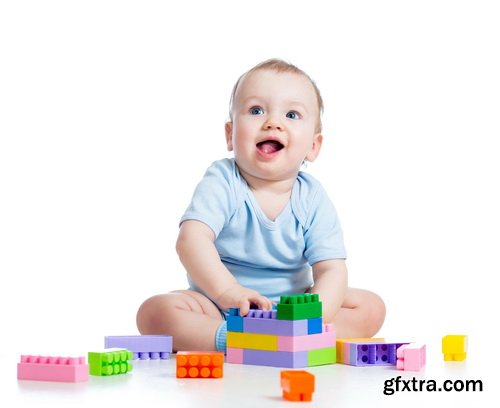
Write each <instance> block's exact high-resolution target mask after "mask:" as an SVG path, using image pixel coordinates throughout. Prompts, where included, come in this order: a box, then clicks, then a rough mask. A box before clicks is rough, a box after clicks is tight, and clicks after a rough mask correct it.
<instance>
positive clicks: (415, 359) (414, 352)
mask: <svg viewBox="0 0 500 408" xmlns="http://www.w3.org/2000/svg"><path fill="white" fill-rule="evenodd" d="M397 357H398V361H397V363H396V367H397V368H398V370H405V371H420V370H421V369H422V368H423V367H424V366H425V344H420V343H410V344H404V345H402V346H401V347H399V348H398V351H397Z"/></svg>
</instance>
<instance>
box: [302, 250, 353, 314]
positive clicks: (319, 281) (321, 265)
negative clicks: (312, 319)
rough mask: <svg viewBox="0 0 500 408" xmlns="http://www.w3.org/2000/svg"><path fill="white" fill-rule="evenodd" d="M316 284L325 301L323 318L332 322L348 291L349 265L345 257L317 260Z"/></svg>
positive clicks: (316, 290) (314, 272) (315, 286)
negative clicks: (347, 265)
mask: <svg viewBox="0 0 500 408" xmlns="http://www.w3.org/2000/svg"><path fill="white" fill-rule="evenodd" d="M312 270H313V277H314V286H313V287H312V288H311V293H317V294H319V298H320V300H321V301H322V302H323V319H324V321H325V322H328V323H331V322H332V320H333V317H334V316H335V315H336V314H337V312H338V311H339V310H340V307H341V306H342V302H343V301H344V297H345V294H346V291H347V267H346V264H345V261H344V260H343V259H332V260H328V261H321V262H317V263H315V264H314V265H313V266H312Z"/></svg>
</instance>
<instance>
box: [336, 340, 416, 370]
mask: <svg viewBox="0 0 500 408" xmlns="http://www.w3.org/2000/svg"><path fill="white" fill-rule="evenodd" d="M403 344H408V343H386V342H385V341H382V342H375V341H366V342H365V341H363V342H357V341H345V340H344V341H343V342H340V343H339V342H337V349H338V348H339V347H342V346H343V347H344V348H343V351H342V352H341V355H342V360H339V359H337V361H338V362H341V363H343V364H349V365H354V366H387V365H396V364H397V355H396V351H397V349H398V348H399V347H401V346H402V345H403Z"/></svg>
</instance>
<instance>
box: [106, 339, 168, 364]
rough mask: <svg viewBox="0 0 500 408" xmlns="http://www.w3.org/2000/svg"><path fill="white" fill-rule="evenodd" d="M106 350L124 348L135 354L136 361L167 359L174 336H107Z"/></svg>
mask: <svg viewBox="0 0 500 408" xmlns="http://www.w3.org/2000/svg"><path fill="white" fill-rule="evenodd" d="M104 348H124V349H127V350H129V351H131V352H132V353H133V356H134V360H135V359H137V358H140V359H141V360H147V359H151V360H157V359H159V358H161V359H167V358H169V356H170V353H171V352H172V336H160V335H147V336H106V337H104Z"/></svg>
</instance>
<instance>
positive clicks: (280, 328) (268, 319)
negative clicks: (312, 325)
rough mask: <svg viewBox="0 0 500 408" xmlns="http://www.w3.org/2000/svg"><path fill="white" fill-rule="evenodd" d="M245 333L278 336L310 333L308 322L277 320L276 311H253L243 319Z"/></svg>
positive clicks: (304, 320)
mask: <svg viewBox="0 0 500 408" xmlns="http://www.w3.org/2000/svg"><path fill="white" fill-rule="evenodd" d="M243 331H244V332H245V333H258V334H274V335H278V336H305V335H307V333H308V321H307V319H303V320H277V319H276V310H257V309H252V310H250V312H248V315H247V316H245V317H244V318H243Z"/></svg>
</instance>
